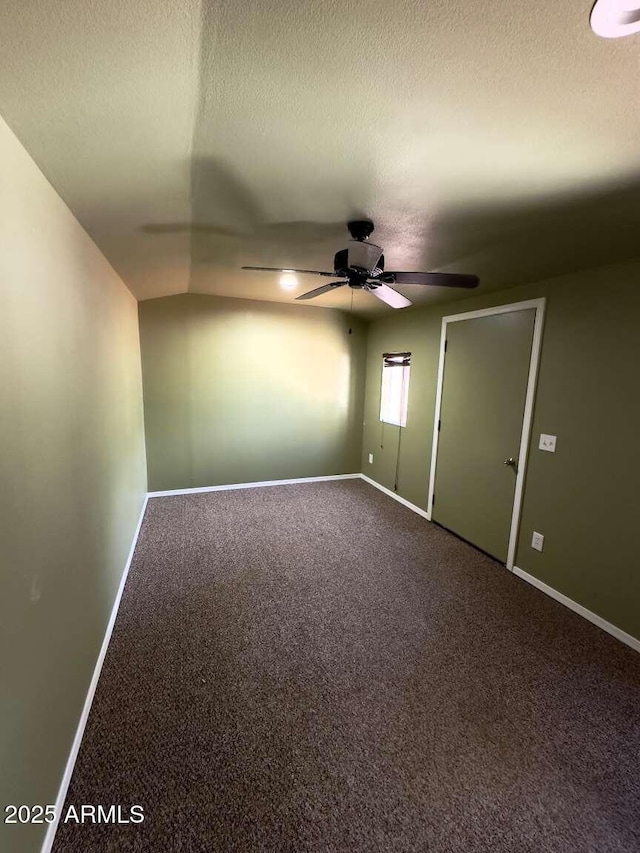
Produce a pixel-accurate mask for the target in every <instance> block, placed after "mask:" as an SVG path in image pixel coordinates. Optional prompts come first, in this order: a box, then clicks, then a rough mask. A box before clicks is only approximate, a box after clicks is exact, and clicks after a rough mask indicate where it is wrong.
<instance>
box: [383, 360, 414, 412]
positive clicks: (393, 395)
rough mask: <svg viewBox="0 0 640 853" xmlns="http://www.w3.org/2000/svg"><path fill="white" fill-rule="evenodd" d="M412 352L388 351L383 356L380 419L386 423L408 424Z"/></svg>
mask: <svg viewBox="0 0 640 853" xmlns="http://www.w3.org/2000/svg"><path fill="white" fill-rule="evenodd" d="M410 370H411V353H410V352H386V353H384V355H383V356H382V391H381V394H380V420H381V421H383V423H385V424H394V425H395V426H400V427H404V426H406V425H407V402H408V399H409V371H410Z"/></svg>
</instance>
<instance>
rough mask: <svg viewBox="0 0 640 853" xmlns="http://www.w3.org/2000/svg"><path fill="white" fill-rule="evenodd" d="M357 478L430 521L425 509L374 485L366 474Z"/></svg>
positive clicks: (378, 485)
mask: <svg viewBox="0 0 640 853" xmlns="http://www.w3.org/2000/svg"><path fill="white" fill-rule="evenodd" d="M359 476H360V477H361V478H362V479H363V480H364V481H365V483H369V485H370V486H375V487H376V489H380V491H381V492H384V493H385V495H389V497H390V498H393V499H394V501H398V503H401V504H402V505H403V506H406V507H407V508H408V509H410V510H412V511H413V512H416V513H417V514H418V515H421V516H422V517H423V518H426V519H427V521H431V516H430V515H429V513H428V512H427V511H426V509H420V507H419V506H416V505H415V504H412V503H411V501H408V500H407V499H406V498H401V497H400V495H397V494H396V493H395V492H392V491H391V489H387V488H386V486H381V485H380V483H376V481H375V480H372V479H371V477H367V475H366V474H360V475H359Z"/></svg>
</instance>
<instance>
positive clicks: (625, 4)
mask: <svg viewBox="0 0 640 853" xmlns="http://www.w3.org/2000/svg"><path fill="white" fill-rule="evenodd" d="M591 29H592V30H593V31H594V33H595V34H596V35H598V36H601V37H602V38H609V39H613V38H621V37H622V36H630V35H633V34H634V33H640V0H596V4H595V6H594V7H593V9H592V11H591Z"/></svg>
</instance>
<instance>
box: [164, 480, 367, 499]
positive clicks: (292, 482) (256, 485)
mask: <svg viewBox="0 0 640 853" xmlns="http://www.w3.org/2000/svg"><path fill="white" fill-rule="evenodd" d="M360 476H361V475H360V474H331V475H329V476H327V477H297V478H296V479H295V480H261V481H259V482H257V483H230V484H229V485H225V486H199V487H198V488H195V489H168V490H167V491H164V492H149V494H148V497H150V498H166V497H170V496H171V495H195V494H198V493H199V492H226V491H229V490H230V489H259V488H262V487H263V486H294V485H296V483H322V482H324V481H325V480H357V479H359V477H360Z"/></svg>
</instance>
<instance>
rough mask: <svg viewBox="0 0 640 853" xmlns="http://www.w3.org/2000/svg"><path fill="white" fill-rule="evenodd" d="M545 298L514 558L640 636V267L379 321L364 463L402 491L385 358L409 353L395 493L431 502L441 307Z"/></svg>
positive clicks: (371, 351) (374, 328)
mask: <svg viewBox="0 0 640 853" xmlns="http://www.w3.org/2000/svg"><path fill="white" fill-rule="evenodd" d="M538 296H546V297H547V316H546V323H545V330H544V338H543V347H542V359H541V363H540V375H539V382H538V392H537V397H536V404H535V411H534V420H533V432H532V448H531V449H530V455H529V467H528V473H527V479H526V484H525V494H524V505H523V513H522V523H521V528H520V540H519V544H518V549H517V555H516V565H517V566H518V567H519V568H521V569H523V570H524V571H526V572H529V573H530V574H532V575H535V576H536V577H538V578H540V580H542V581H544V582H545V583H547V584H549V585H550V586H552V587H554V588H555V589H556V590H559V591H560V592H562V593H564V594H565V595H568V596H569V597H570V598H572V599H573V600H574V601H577V602H579V603H580V604H582V605H584V606H585V607H587V608H588V609H589V610H592V611H593V612H595V613H597V614H599V615H601V616H603V617H604V618H605V619H607V620H608V621H610V622H612V623H613V624H615V625H617V626H619V627H620V628H622V629H623V630H625V631H627V632H628V633H630V634H632V635H633V636H635V637H640V568H639V565H640V563H639V561H638V543H637V539H636V524H637V517H636V516H637V510H638V482H639V480H640V449H639V448H640V442H639V438H638V436H639V435H640V393H639V388H640V379H639V373H640V333H639V331H638V328H639V326H638V323H639V320H638V318H639V317H640V264H630V265H629V264H627V265H621V266H616V267H607V268H602V269H598V270H590V271H587V272H580V273H575V274H572V275H569V276H564V277H562V278H556V279H552V280H549V281H546V282H542V283H538V284H536V285H530V286H526V287H519V288H514V289H512V290H508V291H503V292H502V293H497V294H491V295H490V296H485V297H474V298H471V299H468V300H464V301H461V302H456V303H455V304H453V305H452V304H450V305H447V306H438V307H434V308H422V309H414V310H409V311H407V312H398V313H396V314H393V315H391V316H390V317H389V318H384V319H381V320H378V321H376V322H374V323H372V324H371V326H370V327H369V335H368V347H367V379H366V393H365V426H364V437H363V446H362V453H363V456H362V471H363V472H364V473H365V474H367V475H368V476H370V477H371V478H372V479H374V480H376V481H377V482H379V483H381V484H382V485H384V486H386V487H387V488H391V489H392V488H393V485H394V475H395V469H396V459H397V448H398V433H399V430H398V428H396V427H390V426H385V427H384V430H383V429H382V428H381V424H380V422H379V419H378V418H379V401H380V371H381V359H382V353H383V352H387V351H396V350H398V351H405V350H410V351H411V352H412V353H413V356H412V363H411V384H410V390H409V410H408V421H407V427H406V430H404V431H403V434H402V438H401V445H400V459H399V479H398V493H399V494H400V495H402V496H403V497H405V498H407V500H409V501H411V502H412V503H415V504H417V505H418V506H420V507H422V508H423V509H426V505H427V492H428V484H429V470H430V460H431V443H432V438H433V422H434V407H435V392H436V381H437V371H438V355H439V343H440V321H441V318H442V316H444V315H445V314H454V313H456V314H457V313H461V312H463V311H471V310H475V309H477V308H485V307H488V306H490V305H499V304H504V303H508V302H515V301H518V300H522V299H529V298H533V297H538ZM541 432H545V433H551V434H553V435H557V436H558V446H557V452H556V453H555V454H549V453H545V452H543V451H540V450H538V449H537V443H538V438H539V435H540V433H541ZM381 444H382V445H383V446H382V447H381ZM369 453H373V454H374V463H373V464H372V465H370V464H368V461H367V456H368V454H369ZM533 530H537V531H539V532H540V533H543V534H544V536H545V543H544V551H543V552H542V553H539V552H537V551H534V550H532V549H531V547H530V542H531V535H532V532H533Z"/></svg>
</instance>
